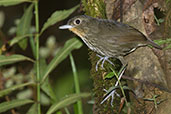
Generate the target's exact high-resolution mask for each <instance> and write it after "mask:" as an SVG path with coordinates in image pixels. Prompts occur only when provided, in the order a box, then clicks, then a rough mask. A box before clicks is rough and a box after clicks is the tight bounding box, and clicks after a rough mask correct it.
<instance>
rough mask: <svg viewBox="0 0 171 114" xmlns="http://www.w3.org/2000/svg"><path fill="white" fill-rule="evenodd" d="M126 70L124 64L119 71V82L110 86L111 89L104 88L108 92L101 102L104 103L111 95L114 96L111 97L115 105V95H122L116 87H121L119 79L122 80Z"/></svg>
mask: <svg viewBox="0 0 171 114" xmlns="http://www.w3.org/2000/svg"><path fill="white" fill-rule="evenodd" d="M125 70H126V66H123V67H122V68H121V71H120V73H119V76H118V80H117V82H116V83H115V86H113V87H111V88H109V90H106V89H104V91H105V92H106V93H107V94H106V95H105V97H104V99H103V101H102V102H101V103H100V104H103V103H104V102H105V101H106V100H107V99H108V98H109V97H112V98H111V102H110V104H111V106H113V100H114V96H115V95H117V96H120V95H119V94H118V93H117V92H116V89H117V88H119V86H118V85H119V81H120V80H121V78H122V75H123V74H124V72H125Z"/></svg>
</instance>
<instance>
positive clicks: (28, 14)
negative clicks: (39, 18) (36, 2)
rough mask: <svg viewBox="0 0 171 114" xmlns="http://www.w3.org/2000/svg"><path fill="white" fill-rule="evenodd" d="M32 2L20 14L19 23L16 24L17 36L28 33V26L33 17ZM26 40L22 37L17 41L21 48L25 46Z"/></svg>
mask: <svg viewBox="0 0 171 114" xmlns="http://www.w3.org/2000/svg"><path fill="white" fill-rule="evenodd" d="M32 10H33V4H31V5H30V6H29V7H28V8H27V9H26V11H25V12H24V15H23V16H22V18H21V20H20V23H19V24H18V25H17V36H23V35H25V34H29V31H30V27H31V20H32V17H33V12H32ZM27 40H28V39H23V40H21V41H20V42H19V46H20V47H21V48H22V49H25V48H26V47H27Z"/></svg>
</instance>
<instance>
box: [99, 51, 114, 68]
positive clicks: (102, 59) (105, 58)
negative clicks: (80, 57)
mask: <svg viewBox="0 0 171 114" xmlns="http://www.w3.org/2000/svg"><path fill="white" fill-rule="evenodd" d="M97 56H98V57H99V58H100V59H99V60H98V61H97V63H96V71H98V65H99V64H100V62H101V61H102V64H101V67H102V68H104V62H105V61H108V62H109V63H110V64H112V65H113V66H114V64H113V63H112V62H111V61H110V60H109V57H102V56H100V55H98V54H97Z"/></svg>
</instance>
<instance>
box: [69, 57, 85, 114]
mask: <svg viewBox="0 0 171 114" xmlns="http://www.w3.org/2000/svg"><path fill="white" fill-rule="evenodd" d="M69 56H70V61H71V66H72V72H73V76H74V85H75V91H76V93H77V94H79V93H80V86H79V79H78V74H77V70H76V66H75V62H74V59H73V57H72V54H70V55H69ZM77 111H78V114H83V108H82V102H81V100H79V101H77Z"/></svg>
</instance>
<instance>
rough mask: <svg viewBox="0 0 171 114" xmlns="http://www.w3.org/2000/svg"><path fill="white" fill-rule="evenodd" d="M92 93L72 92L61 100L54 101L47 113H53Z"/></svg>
mask: <svg viewBox="0 0 171 114" xmlns="http://www.w3.org/2000/svg"><path fill="white" fill-rule="evenodd" d="M89 96H90V93H80V94H72V95H69V96H67V97H65V98H64V99H62V100H61V101H59V102H57V103H54V104H53V105H52V106H51V107H50V108H49V110H48V111H47V113H46V114H52V113H54V112H55V111H57V110H58V109H61V108H64V107H66V106H68V105H70V104H73V103H75V102H76V101H78V100H79V99H81V98H85V97H89Z"/></svg>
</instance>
